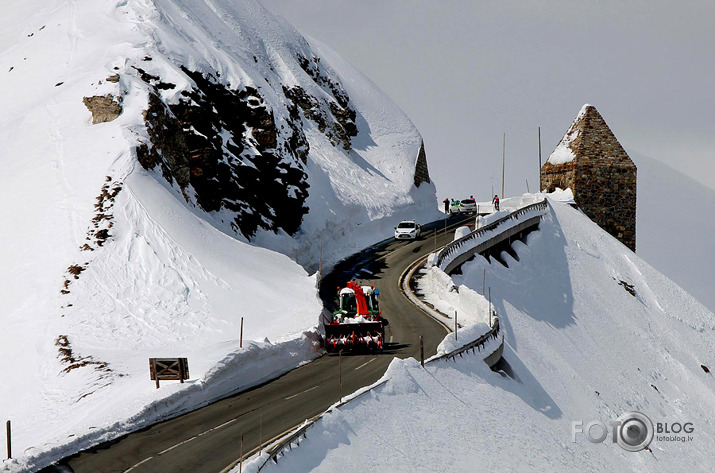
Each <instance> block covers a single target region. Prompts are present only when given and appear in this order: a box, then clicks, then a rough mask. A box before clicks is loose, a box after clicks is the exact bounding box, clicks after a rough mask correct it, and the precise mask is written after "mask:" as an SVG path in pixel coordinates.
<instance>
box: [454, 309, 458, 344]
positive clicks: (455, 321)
mask: <svg viewBox="0 0 715 473" xmlns="http://www.w3.org/2000/svg"><path fill="white" fill-rule="evenodd" d="M454 341H455V342H456V341H457V311H456V310H455V311H454Z"/></svg>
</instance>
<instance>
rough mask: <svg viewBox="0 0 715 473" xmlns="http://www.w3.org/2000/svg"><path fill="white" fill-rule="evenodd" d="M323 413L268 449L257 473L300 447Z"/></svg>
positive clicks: (342, 402)
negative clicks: (301, 441) (286, 451)
mask: <svg viewBox="0 0 715 473" xmlns="http://www.w3.org/2000/svg"><path fill="white" fill-rule="evenodd" d="M385 383H387V380H386V379H385V380H383V381H380V382H379V383H377V384H375V385H373V386H370V388H368V389H366V390H365V391H363V392H361V393H360V394H358V395H357V396H353V397H351V398H349V399H346V400H345V401H342V400H341V401H340V402H339V403H338V404H336V405H335V406H333V407H331V408H330V409H328V410H327V411H325V412H329V411H330V410H331V409H333V408H337V407H340V406H344V405H345V404H347V403H348V402H351V401H354V400H355V399H357V398H359V397H360V396H363V395H365V394H367V393H369V392H370V391H372V390H373V389H375V388H378V387H380V386H382V385H384V384H385ZM325 412H323V413H321V414H319V415H317V416H315V417H313V418H312V419H309V420H306V421H305V422H304V423H303V425H302V426H300V427H299V428H298V429H296V430H295V431H294V432H293V433H292V434H290V435H289V436H287V437H285V438H283V439H282V440H280V441H279V442H278V443H276V444H275V445H273V446H272V447H271V448H270V449H267V450H266V453H267V454H268V457H267V458H266V459H265V460H263V461H262V462H261V464H260V465H259V466H258V471H261V469H263V468H264V467H265V466H266V464H267V463H268V462H269V461H273V463H276V464H278V458H279V456H280V455H281V454H283V455H285V453H284V452H285V450H286V449H288V450H289V451H290V450H293V443H295V444H296V446H299V445H300V439H301V438H304V439H305V438H308V434H307V431H308V429H309V428H311V427H312V426H313V425H314V424H315V422H316V421H317V420H318V419H320V418H321V417H323V415H324V414H325Z"/></svg>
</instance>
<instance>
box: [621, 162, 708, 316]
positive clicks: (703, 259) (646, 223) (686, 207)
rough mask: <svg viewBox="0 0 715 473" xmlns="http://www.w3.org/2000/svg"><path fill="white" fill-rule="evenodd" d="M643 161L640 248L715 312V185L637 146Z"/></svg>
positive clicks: (637, 250) (649, 259) (639, 211)
mask: <svg viewBox="0 0 715 473" xmlns="http://www.w3.org/2000/svg"><path fill="white" fill-rule="evenodd" d="M629 154H630V155H631V156H632V157H633V159H634V160H635V162H636V164H637V165H638V202H637V203H638V213H637V219H638V221H637V225H638V227H637V234H638V247H637V248H636V252H637V253H638V255H639V256H641V257H642V258H643V259H645V260H646V261H648V263H650V264H651V265H653V266H654V267H655V268H657V269H658V270H659V271H661V272H662V273H664V274H666V275H667V276H668V277H669V278H670V279H672V280H673V281H675V282H676V283H678V285H680V286H681V287H682V288H683V289H685V290H686V291H688V292H689V293H690V294H692V295H693V296H694V297H695V298H696V299H697V300H699V301H700V302H702V303H703V304H704V305H705V306H706V307H707V308H708V309H710V310H711V311H715V291H713V290H712V285H713V281H715V251H713V239H715V219H713V218H711V217H710V215H712V213H713V209H714V208H715V190H713V189H711V188H709V187H705V186H704V185H702V184H700V183H699V182H697V181H695V180H694V179H691V178H689V177H688V176H686V175H684V174H681V173H680V172H678V171H676V170H675V169H673V168H671V167H668V166H666V165H664V164H662V163H660V162H658V161H655V160H654V159H650V158H648V157H646V156H643V155H640V154H638V153H635V152H633V151H630V152H629Z"/></svg>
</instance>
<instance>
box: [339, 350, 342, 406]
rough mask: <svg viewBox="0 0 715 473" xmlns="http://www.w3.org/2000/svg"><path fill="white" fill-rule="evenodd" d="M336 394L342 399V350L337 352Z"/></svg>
mask: <svg viewBox="0 0 715 473" xmlns="http://www.w3.org/2000/svg"><path fill="white" fill-rule="evenodd" d="M338 396H340V402H342V400H343V351H342V350H340V351H339V352H338Z"/></svg>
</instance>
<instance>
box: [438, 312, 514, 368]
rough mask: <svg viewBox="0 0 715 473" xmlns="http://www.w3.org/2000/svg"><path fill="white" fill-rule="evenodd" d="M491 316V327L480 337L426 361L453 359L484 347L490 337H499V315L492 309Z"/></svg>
mask: <svg viewBox="0 0 715 473" xmlns="http://www.w3.org/2000/svg"><path fill="white" fill-rule="evenodd" d="M492 317H493V320H494V322H493V323H492V329H491V330H490V331H489V332H487V333H485V334H484V335H482V336H481V337H479V338H477V339H476V340H474V341H473V342H470V343H467V344H466V345H464V346H463V347H461V348H457V349H456V350H452V351H451V352H449V353H445V354H444V355H439V356H435V357H433V358H430V359H429V360H427V361H426V363H431V362H433V361H437V360H448V359H450V358H451V359H452V360H454V359H455V357H456V356H457V355H459V356H460V357H461V356H462V353H465V352H468V351H469V350H472V353H474V350H475V349H477V350H478V351H481V349H482V348H484V345H485V344H486V343H487V342H488V341H489V340H491V339H493V338H499V333H500V330H499V317H498V316H497V313H496V312H494V311H492Z"/></svg>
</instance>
